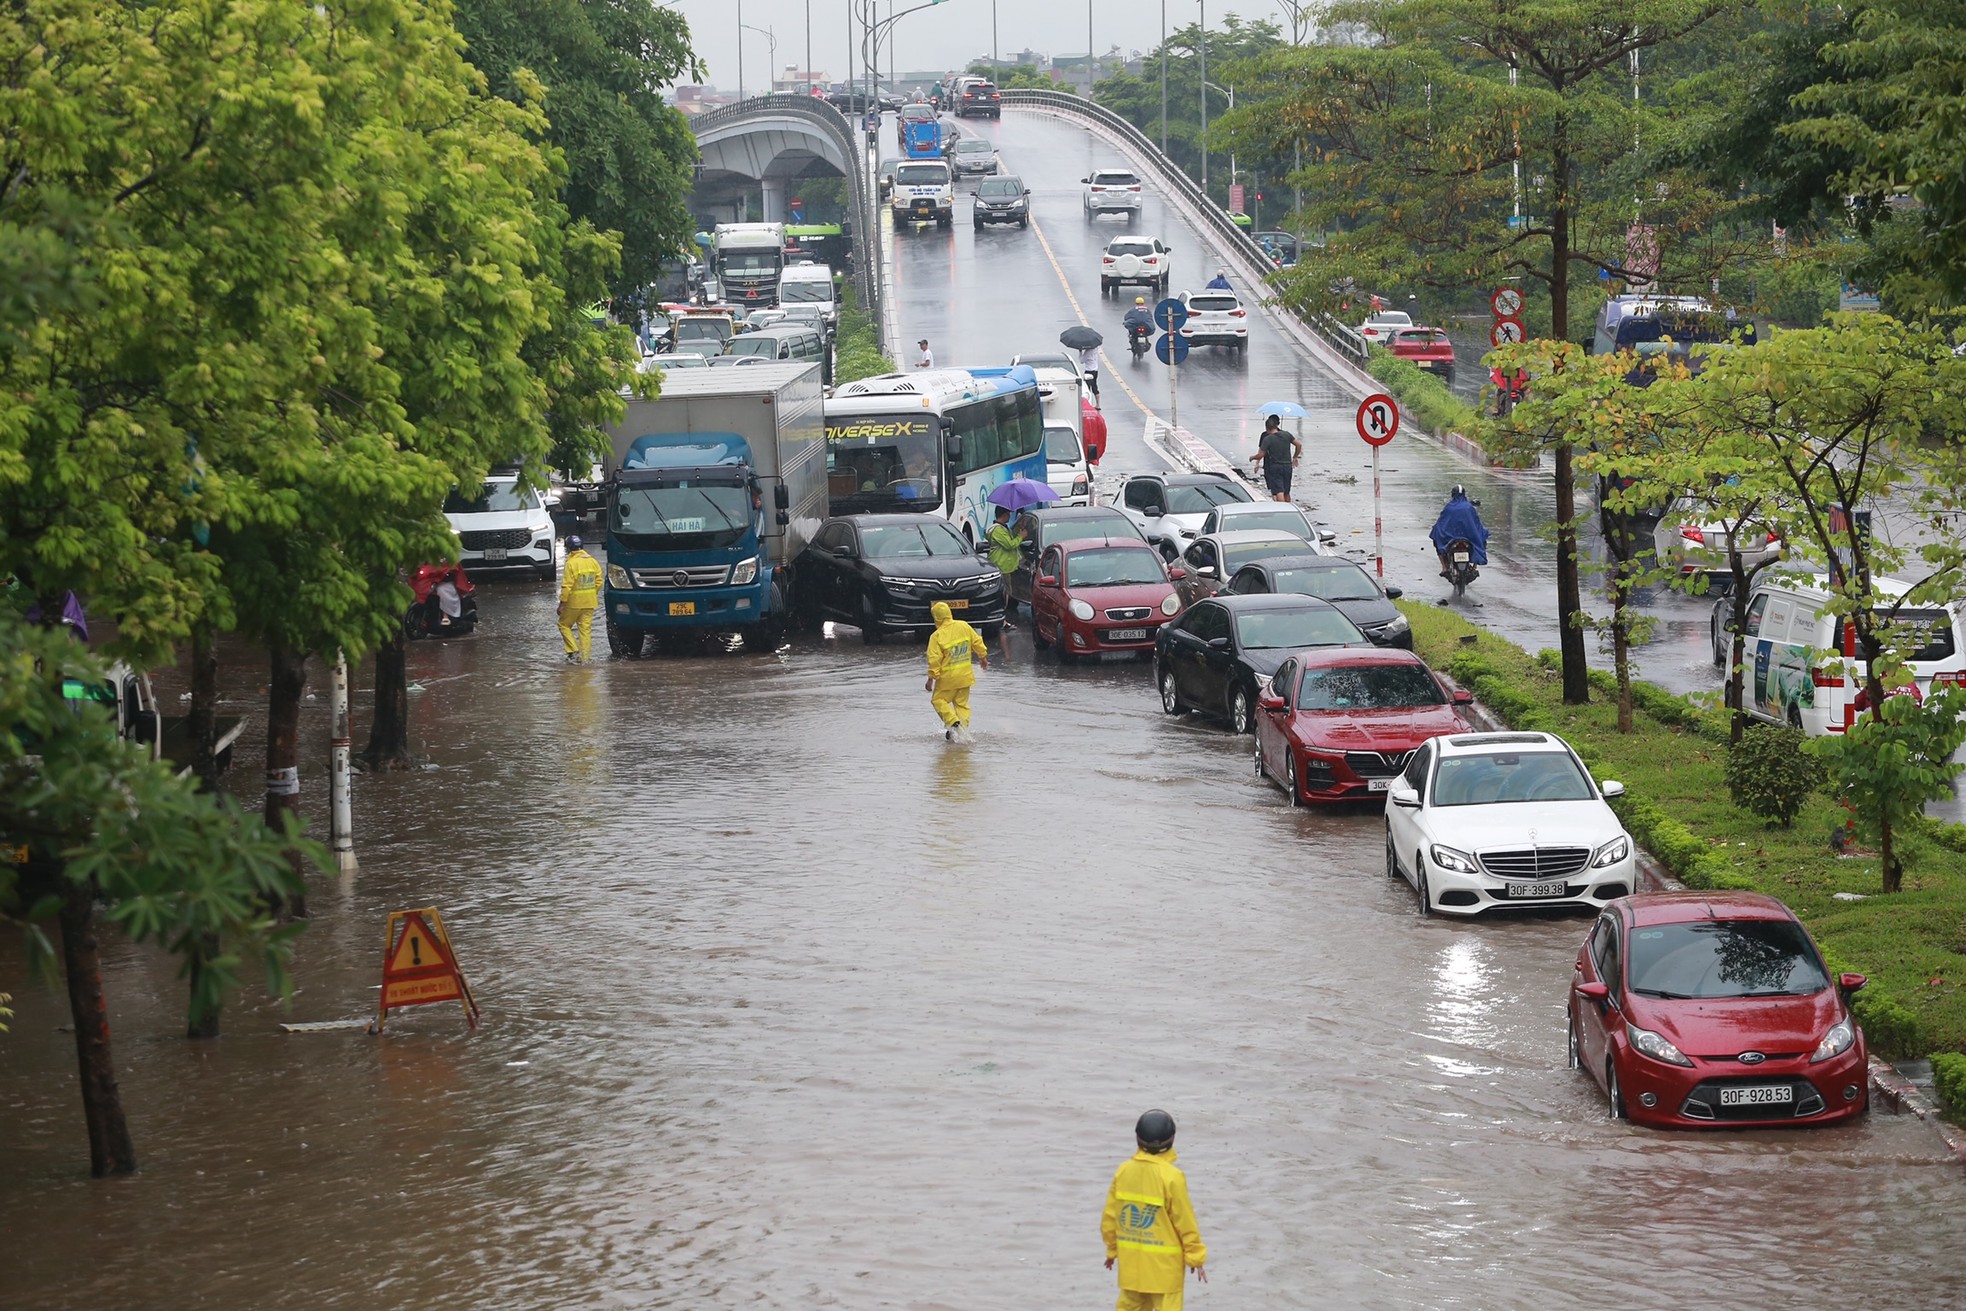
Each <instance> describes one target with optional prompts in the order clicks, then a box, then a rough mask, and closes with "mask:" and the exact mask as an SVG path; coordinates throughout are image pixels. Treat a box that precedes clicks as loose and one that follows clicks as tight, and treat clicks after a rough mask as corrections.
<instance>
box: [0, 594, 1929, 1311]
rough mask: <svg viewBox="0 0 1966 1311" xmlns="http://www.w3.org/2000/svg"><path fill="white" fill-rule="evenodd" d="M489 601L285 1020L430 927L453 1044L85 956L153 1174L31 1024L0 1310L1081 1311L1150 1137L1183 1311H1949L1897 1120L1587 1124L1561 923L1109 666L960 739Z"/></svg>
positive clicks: (329, 896) (335, 999)
mask: <svg viewBox="0 0 1966 1311" xmlns="http://www.w3.org/2000/svg"><path fill="white" fill-rule="evenodd" d="M481 598H482V604H483V611H484V615H485V620H484V624H483V626H482V627H481V629H480V632H479V633H478V634H477V635H476V636H474V637H471V638H468V639H464V640H460V641H457V642H453V643H450V644H448V645H436V644H431V643H422V644H418V645H416V646H414V647H413V648H412V653H411V661H412V665H411V671H412V676H413V678H414V679H415V680H416V682H417V683H419V684H421V685H422V687H423V688H424V689H425V690H424V691H423V692H421V693H419V694H417V695H415V696H414V697H413V698H412V700H413V704H414V713H415V715H416V716H417V720H418V725H419V727H418V733H419V736H420V737H421V738H422V739H423V743H424V746H425V749H427V750H428V752H429V753H430V756H431V759H432V763H433V766H434V768H432V769H430V770H428V771H424V772H420V773H417V774H412V775H407V776H400V777H391V778H362V779H360V780H358V788H357V794H356V804H357V815H358V823H359V825H360V828H359V830H358V836H357V846H358V850H359V852H360V855H361V858H362V862H363V866H362V870H361V872H360V873H359V874H358V875H356V876H355V877H353V878H350V879H345V880H341V881H338V882H334V881H330V882H327V883H325V884H322V885H319V886H317V887H316V888H315V890H314V893H313V899H312V908H313V911H314V914H315V920H314V923H313V924H312V926H311V927H310V929H309V931H308V933H307V934H306V936H305V938H304V939H303V941H302V944H301V960H300V963H299V971H298V977H299V981H300V985H301V987H300V993H299V995H298V997H297V998H296V999H295V1002H294V1006H293V1018H296V1019H301V1020H332V1019H340V1018H345V1017H359V1016H361V1015H363V1014H365V1013H366V1012H367V1010H368V1009H369V1008H370V1007H371V1006H372V1005H373V999H374V992H373V985H374V984H375V982H376V969H377V964H378V962H377V956H378V954H379V950H380V943H379V941H378V938H379V934H380V931H381V926H382V923H383V919H384V916H385V913H386V912H387V911H388V910H390V909H395V908H401V907H406V906H421V905H427V904H436V905H438V906H441V907H442V908H443V910H444V913H445V916H446V918H447V920H448V921H449V922H450V924H451V927H452V932H453V934H454V937H455V939H456V943H457V947H458V950H459V953H460V957H461V960H462V962H463V964H464V966H465V968H466V970H467V971H468V972H469V974H470V976H471V978H472V982H473V985H474V987H475V989H476V991H477V993H478V996H479V998H480V1000H481V1002H482V1003H483V1004H484V1006H485V1009H486V1018H485V1023H484V1027H483V1029H482V1030H481V1031H480V1033H479V1034H478V1035H477V1036H476V1037H468V1036H467V1035H466V1033H465V1031H464V1025H463V1022H462V1019H461V1018H460V1016H459V1014H458V1013H457V1010H456V1008H454V1007H449V1006H435V1007H428V1008H424V1009H423V1010H421V1011H412V1012H405V1013H402V1014H400V1015H398V1016H396V1017H393V1018H392V1019H391V1021H390V1029H391V1033H390V1035H389V1036H388V1037H387V1038H386V1039H384V1040H381V1041H377V1040H374V1039H370V1038H367V1037H365V1036H363V1035H361V1034H360V1033H358V1032H352V1031H345V1032H336V1033H314V1034H296V1035H287V1034H282V1033H280V1032H279V1031H278V1029H277V1028H276V1022H277V1021H278V1020H279V1019H280V1018H282V1017H281V1015H280V1014H279V1012H278V1009H277V1008H276V1007H273V1006H271V1005H268V1004H261V1005H258V1006H252V1007H239V1006H235V1007H234V1008H232V1009H231V1010H230V1011H229V1012H228V1013H227V1016H226V1036H225V1037H224V1038H223V1039H221V1040H219V1041H217V1042H212V1043H205V1044H200V1045H193V1044H189V1043H186V1042H184V1041H183V1040H182V1039H181V1038H179V1037H178V1036H177V1034H178V1031H179V1027H180V1023H181V1017H180V1010H179V1002H180V998H181V996H182V993H181V989H180V987H179V986H178V985H177V984H176V982H175V981H174V980H173V979H172V978H171V974H170V971H169V969H168V968H167V967H164V966H162V965H160V964H159V963H158V962H157V961H156V960H155V959H154V958H153V957H151V956H150V955H149V954H148V953H136V952H132V951H130V950H129V949H127V948H116V949H114V950H112V951H111V953H110V978H109V993H110V997H111V999H112V1003H113V1005H114V1006H115V1014H114V1017H113V1018H114V1021H115V1024H116V1034H117V1037H116V1042H117V1056H118V1058H119V1063H120V1064H121V1065H122V1067H123V1071H124V1073H123V1088H124V1092H125V1094H126V1096H127V1098H128V1102H129V1107H130V1111H131V1116H132V1121H133V1126H134V1130H135V1133H136V1135H137V1144H138V1149H139V1153H140V1155H141V1157H142V1159H143V1161H144V1167H145V1168H144V1170H143V1172H142V1173H141V1174H140V1175H139V1176H137V1177H136V1178H133V1179H126V1180H115V1181H105V1182H93V1183H92V1182H89V1181H86V1180H85V1179H84V1178H83V1177H82V1175H83V1172H84V1165H85V1153H84V1151H83V1145H82V1140H81V1127H80V1122H79V1107H78V1106H77V1101H76V1097H75V1093H74V1089H73V1079H72V1070H73V1057H72V1048H71V1046H70V1042H69V1039H68V1038H67V1036H66V1035H65V1034H62V1033H59V1032H57V1026H59V1025H61V1024H63V1023H65V1019H66V1011H65V1008H64V1006H63V1005H62V1003H61V1002H60V1001H59V999H58V997H57V995H56V994H55V993H53V992H50V991H49V990H46V989H43V988H38V987H33V986H28V987H15V986H10V989H9V990H11V991H15V992H16V993H18V994H23V995H21V996H19V998H18V999H17V1001H16V1006H17V1009H18V1010H19V1016H18V1018H17V1020H16V1022H15V1024H14V1033H13V1034H12V1035H11V1036H10V1037H8V1038H5V1039H0V1232H4V1233H5V1234H7V1235H8V1243H7V1246H8V1249H9V1251H8V1258H7V1261H6V1263H5V1265H4V1267H0V1304H4V1305H6V1306H8V1307H22V1308H26V1307H33V1308H37V1309H46V1311H58V1309H61V1308H84V1307H87V1308H96V1307H100V1306H103V1305H116V1306H122V1307H158V1308H163V1307H187V1306H212V1307H246V1306H251V1307H263V1308H331V1307H336V1308H338V1307H348V1308H355V1307H361V1308H373V1307H377V1306H383V1307H397V1306H402V1307H408V1306H423V1305H429V1304H432V1303H435V1302H438V1301H448V1302H450V1303H452V1304H454V1305H460V1306H471V1307H482V1308H494V1307H496V1308H537V1307H556V1308H571V1307H596V1308H600V1307H630V1306H632V1307H674V1308H699V1307H756V1306H769V1307H781V1306H782V1307H795V1306H796V1307H809V1306H840V1307H896V1308H942V1307H950V1308H958V1307H960V1308H994V1307H1005V1308H1009V1307H1018V1306H1054V1307H1064V1306H1098V1305H1104V1304H1106V1302H1107V1300H1108V1299H1109V1298H1110V1296H1111V1293H1110V1289H1111V1276H1110V1275H1108V1274H1106V1272H1105V1271H1103V1270H1102V1269H1101V1268H1100V1250H1099V1244H1098V1238H1097V1227H1096V1225H1097V1215H1098V1210H1099V1206H1100V1203H1101V1200H1102V1198H1103V1194H1104V1188H1105V1184H1106V1181H1107V1179H1108V1177H1109V1175H1110V1171H1111V1169H1112V1167H1113V1166H1114V1165H1115V1164H1116V1163H1117V1162H1118V1161H1119V1160H1120V1159H1122V1158H1123V1157H1124V1156H1125V1155H1126V1154H1127V1153H1128V1152H1129V1151H1130V1142H1129V1135H1130V1132H1131V1125H1132V1123H1133V1119H1134V1117H1135V1116H1136V1115H1137V1114H1138V1113H1139V1112H1140V1110H1142V1109H1144V1108H1145V1107H1147V1106H1149V1105H1156V1104H1158V1105H1164V1106H1166V1107H1167V1108H1168V1109H1169V1110H1171V1111H1172V1112H1173V1113H1174V1115H1175V1116H1176V1118H1177V1119H1178V1120H1179V1122H1180V1125H1181V1140H1180V1150H1181V1159H1182V1163H1183V1165H1184V1166H1185V1167H1186V1168H1187V1170H1188V1171H1189V1176H1190V1181H1191V1186H1192V1191H1193V1195H1194V1198H1195V1204H1196V1206H1197V1208H1198V1214H1199V1216H1200V1219H1201V1223H1202V1225H1203V1232H1204V1234H1205V1236H1206V1237H1207V1239H1208V1241H1209V1243H1210V1247H1211V1253H1212V1255H1211V1259H1210V1263H1209V1264H1210V1272H1211V1275H1212V1280H1211V1283H1210V1284H1209V1286H1208V1288H1207V1289H1206V1290H1201V1291H1198V1292H1197V1294H1196V1295H1195V1298H1194V1300H1195V1303H1196V1304H1198V1305H1219V1306H1237V1305H1247V1306H1304V1307H1312V1306H1317V1307H1325V1306H1332V1307H1338V1306H1342V1307H1361V1308H1366V1307H1371V1308H1381V1307H1383V1308H1406V1307H1416V1308H1417V1307H1424V1308H1447V1307H1528V1306H1555V1305H1585V1304H1597V1305H1617V1306H1626V1307H1661V1308H1664V1307H1674V1308H1678V1307H1684V1306H1686V1305H1688V1303H1689V1299H1690V1300H1693V1301H1697V1302H1698V1303H1699V1304H1702V1305H1716V1306H1744V1305H1755V1306H1767V1307H1813V1306H1823V1305H1833V1304H1835V1303H1837V1302H1838V1301H1853V1302H1856V1303H1858V1304H1862V1305H1874V1304H1878V1302H1880V1301H1882V1302H1885V1303H1887V1304H1889V1305H1893V1306H1900V1307H1917V1308H1927V1307H1929V1308H1938V1307H1941V1306H1945V1305H1949V1304H1951V1305H1956V1293H1957V1288H1958V1283H1957V1275H1958V1265H1957V1254H1958V1252H1959V1251H1960V1250H1961V1247H1962V1244H1963V1243H1966V1175H1963V1174H1962V1173H1961V1172H1960V1170H1959V1168H1958V1166H1957V1164H1956V1163H1955V1162H1953V1161H1952V1160H1951V1159H1950V1158H1949V1157H1946V1156H1945V1155H1944V1154H1943V1153H1942V1152H1941V1150H1940V1148H1939V1144H1938V1142H1937V1140H1936V1138H1935V1137H1933V1136H1932V1135H1931V1134H1930V1133H1929V1131H1927V1130H1925V1129H1924V1128H1923V1127H1922V1126H1920V1125H1919V1124H1917V1123H1916V1122H1914V1121H1911V1120H1907V1119H1900V1118H1898V1117H1894V1116H1890V1115H1886V1114H1881V1113H1880V1114H1877V1115H1874V1116H1872V1117H1871V1118H1870V1119H1869V1120H1868V1121H1867V1122H1865V1123H1862V1124H1858V1125H1855V1126H1852V1127H1847V1128H1841V1129H1833V1130H1829V1131H1824V1132H1813V1133H1789V1132H1775V1133H1758V1134H1757V1133H1739V1134H1722V1135H1715V1136H1710V1137H1709V1136H1696V1135H1674V1134H1661V1133H1656V1132H1651V1131H1645V1130H1635V1129H1631V1128H1628V1127H1625V1126H1623V1125H1619V1124H1614V1123H1611V1122H1608V1121H1607V1120H1606V1119H1605V1118H1604V1114H1603V1110H1602V1107H1601V1105H1600V1101H1599V1098H1598V1097H1597V1095H1596V1094H1595V1091H1594V1085H1592V1084H1590V1083H1589V1081H1588V1080H1586V1079H1585V1078H1584V1077H1582V1076H1580V1075H1572V1074H1569V1073H1567V1072H1566V1071H1565V1070H1564V1069H1563V1026H1562V1009H1561V1008H1562V997H1563V988H1564V985H1565V981H1566V978H1567V969H1568V961H1569V959H1570V957H1571V955H1572V953H1573V952H1574V950H1575V947H1576V944H1577V942H1578V941H1579V939H1580V937H1581V935H1582V933H1583V931H1584V929H1585V928H1586V927H1587V921H1585V920H1580V919H1577V918H1571V917H1559V918H1548V919H1536V918H1532V919H1527V920H1511V921H1500V922H1483V923H1476V924H1448V923H1441V922H1440V921H1439V920H1429V921H1422V920H1420V919H1419V918H1418V917H1417V916H1416V915H1415V914H1414V903H1413V899H1412V896H1411V893H1410V892H1409V891H1408V890H1407V889H1406V888H1405V886H1404V885H1403V884H1399V883H1393V882H1390V881H1388V880H1387V878H1386V877H1385V875H1384V872H1383V868H1382V866H1381V863H1380V856H1379V820H1378V819H1377V817H1375V816H1373V815H1371V814H1369V813H1337V814H1321V813H1306V812H1302V811H1292V810H1290V809H1289V808H1288V807H1287V806H1286V805H1285V804H1284V803H1283V801H1282V798H1281V794H1280V793H1278V792H1276V791H1274V790H1272V789H1270V788H1269V787H1268V785H1266V784H1263V783H1262V782H1260V781H1259V780H1257V779H1256V778H1255V777H1254V776H1253V774H1252V773H1251V771H1250V767H1249V757H1248V753H1247V751H1246V750H1245V748H1244V746H1243V745H1242V743H1241V742H1239V741H1238V740H1236V739H1233V738H1231V737H1230V736H1229V735H1228V734H1226V733H1225V732H1223V731H1221V730H1219V729H1216V728H1213V727H1211V726H1208V725H1205V724H1201V723H1197V722H1192V721H1185V720H1184V721H1177V720H1172V719H1168V718H1166V717H1165V716H1163V715H1161V714H1160V713H1159V710H1158V708H1157V704H1156V699H1155V697H1154V695H1153V693H1152V692H1151V691H1150V690H1149V685H1148V677H1147V669H1146V668H1145V667H1144V666H1142V665H1140V664H1121V665H1105V666H1098V667H1094V668H1090V669H1069V670H1068V669H1062V668H1059V667H1058V666H1057V665H1056V664H1055V663H1052V662H1051V661H1050V660H1049V658H1046V659H1045V660H1044V661H1037V660H1034V659H1033V658H1032V653H1031V652H1030V650H1029V648H1028V647H1027V646H1026V645H1023V639H1022V637H1021V635H1019V634H1013V635H1011V639H1010V643H1011V644H1010V647H1009V649H1008V651H1007V653H1003V654H1001V655H1000V658H999V660H998V661H996V662H994V664H993V669H992V671H991V672H990V673H989V674H986V675H984V676H983V677H982V679H981V681H980V684H979V687H978V690H977V693H976V701H975V705H976V718H975V723H976V733H977V738H978V741H977V744H976V745H975V746H974V747H972V748H968V749H960V748H951V747H949V746H947V745H946V744H945V743H944V742H943V741H942V739H941V736H940V733H939V731H938V725H937V724H936V721H935V718H934V716H933V714H932V713H931V711H930V709H929V707H928V705H927V697H926V696H925V695H924V694H923V693H922V691H921V683H920V675H919V673H918V670H919V662H920V659H921V656H920V652H919V649H916V648H910V647H898V646H895V645H892V644H890V645H888V646H884V647H881V648H874V649H867V648H863V647H862V646H861V644H860V642H859V639H858V635H857V634H856V633H855V632H854V631H853V630H852V629H850V628H843V629H840V630H839V631H838V632H837V633H836V634H833V635H831V636H827V637H823V638H807V639H802V640H801V641H800V642H799V643H798V644H796V645H794V646H793V647H791V648H789V649H788V650H787V651H785V652H783V653H782V654H780V655H779V656H776V657H750V656H742V655H716V654H706V655H702V656H697V657H689V658H668V657H664V658H658V659H651V660H644V661H636V662H612V663H602V664H598V665H596V666H593V667H591V668H584V669H569V668H566V667H564V666H562V665H560V664H559V663H558V654H557V639H556V637H555V636H554V635H553V633H552V631H551V628H550V622H551V620H550V615H551V594H550V592H549V590H548V589H547V588H545V587H543V586H539V585H536V584H529V583H516V584H502V583H495V582H494V583H488V584H487V585H485V586H483V587H482V588H481ZM233 673H234V674H235V675H236V676H237V675H244V673H245V671H242V670H240V669H238V668H236V667H235V668H234V670H233ZM238 681H239V682H240V684H241V685H240V686H238V687H237V688H235V690H234V691H233V693H232V695H233V696H234V697H235V698H236V708H243V709H245V710H247V711H248V712H252V711H253V710H254V708H255V706H256V702H257V698H256V685H255V684H252V683H251V681H250V679H249V678H245V677H241V678H239V679H238ZM307 716H308V720H307V722H308V728H309V730H310V733H311V734H312V735H313V740H311V741H310V743H309V744H308V748H307V749H308V751H309V753H310V754H309V756H308V758H309V759H320V758H321V755H322V754H324V752H323V753H319V754H316V753H315V751H314V748H315V745H316V744H317V743H318V739H319V734H320V732H321V730H323V729H324V728H325V724H324V722H323V721H324V720H325V712H324V710H323V709H322V708H321V705H320V703H316V702H310V703H309V707H308V712H307ZM365 719H366V712H365V708H364V707H362V706H361V705H358V722H359V721H365ZM250 774H251V771H250V770H242V774H241V777H242V778H244V777H247V776H249V775H250ZM320 791H321V790H320V789H319V788H318V787H316V786H315V785H314V782H313V780H312V779H310V781H309V794H308V796H307V797H306V800H307V802H308V804H309V806H310V808H311V809H312V810H315V811H317V812H318V810H319V808H320V803H321V800H322V798H321V795H320ZM3 950H4V951H5V952H6V955H5V956H4V957H0V977H6V978H9V979H12V978H16V977H18V971H17V968H16V967H17V964H18V959H19V958H18V954H17V952H16V949H15V946H14V944H13V943H12V942H8V943H6V944H5V946H4V948H3ZM1878 1281H1881V1287H1882V1288H1884V1289H1886V1290H1888V1296H1886V1297H1883V1298H1881V1299H1880V1298H1878V1297H1877V1296H1875V1295H1874V1290H1873V1284H1874V1283H1876V1282H1878ZM1313 1290H1315V1291H1313ZM1558 1290H1561V1291H1558Z"/></svg>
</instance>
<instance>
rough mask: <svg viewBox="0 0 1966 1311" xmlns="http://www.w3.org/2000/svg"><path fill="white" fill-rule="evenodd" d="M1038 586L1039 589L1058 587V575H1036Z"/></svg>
mask: <svg viewBox="0 0 1966 1311" xmlns="http://www.w3.org/2000/svg"><path fill="white" fill-rule="evenodd" d="M1038 586H1039V587H1056V586H1058V575H1056V574H1039V575H1038Z"/></svg>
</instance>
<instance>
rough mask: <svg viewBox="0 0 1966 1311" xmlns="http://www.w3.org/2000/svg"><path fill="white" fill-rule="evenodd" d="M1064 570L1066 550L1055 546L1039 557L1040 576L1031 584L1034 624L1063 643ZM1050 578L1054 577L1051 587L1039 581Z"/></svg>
mask: <svg viewBox="0 0 1966 1311" xmlns="http://www.w3.org/2000/svg"><path fill="white" fill-rule="evenodd" d="M1064 571H1065V552H1064V551H1063V550H1062V549H1061V548H1059V547H1056V546H1053V547H1051V548H1049V549H1047V550H1046V551H1045V552H1044V554H1043V555H1041V556H1039V557H1038V564H1037V575H1036V578H1035V579H1033V582H1032V587H1031V624H1032V626H1033V627H1035V628H1036V629H1037V630H1038V631H1039V632H1041V633H1046V634H1049V635H1051V636H1052V637H1053V638H1055V639H1056V640H1058V641H1061V642H1062V641H1063V640H1064V632H1063V630H1062V627H1061V624H1062V622H1063V621H1062V612H1063V611H1064V608H1065V593H1064V583H1065V579H1064ZM1047 578H1048V579H1050V580H1051V583H1050V585H1049V586H1046V585H1045V584H1044V583H1042V582H1039V581H1037V580H1038V579H1047Z"/></svg>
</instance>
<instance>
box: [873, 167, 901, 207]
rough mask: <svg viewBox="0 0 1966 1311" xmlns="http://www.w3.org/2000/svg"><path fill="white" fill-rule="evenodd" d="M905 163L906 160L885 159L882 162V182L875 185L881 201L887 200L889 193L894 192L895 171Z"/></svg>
mask: <svg viewBox="0 0 1966 1311" xmlns="http://www.w3.org/2000/svg"><path fill="white" fill-rule="evenodd" d="M905 162H906V161H905V160H900V159H884V160H882V161H881V174H880V180H879V181H878V182H877V183H876V184H875V187H876V189H877V190H878V191H879V193H880V197H879V198H880V199H882V200H886V199H887V193H888V192H890V191H892V190H894V170H896V169H898V168H900V167H901V165H902V164H904V163H905Z"/></svg>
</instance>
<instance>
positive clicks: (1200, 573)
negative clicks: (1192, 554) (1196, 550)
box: [1195, 564, 1222, 578]
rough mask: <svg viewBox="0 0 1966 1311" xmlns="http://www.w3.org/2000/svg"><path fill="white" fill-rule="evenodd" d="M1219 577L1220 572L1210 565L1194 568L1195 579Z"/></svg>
mask: <svg viewBox="0 0 1966 1311" xmlns="http://www.w3.org/2000/svg"><path fill="white" fill-rule="evenodd" d="M1221 576H1222V574H1221V571H1220V570H1218V569H1217V568H1216V567H1215V566H1214V565H1212V564H1204V565H1198V566H1196V568H1195V577H1197V578H1220V577H1221Z"/></svg>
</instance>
